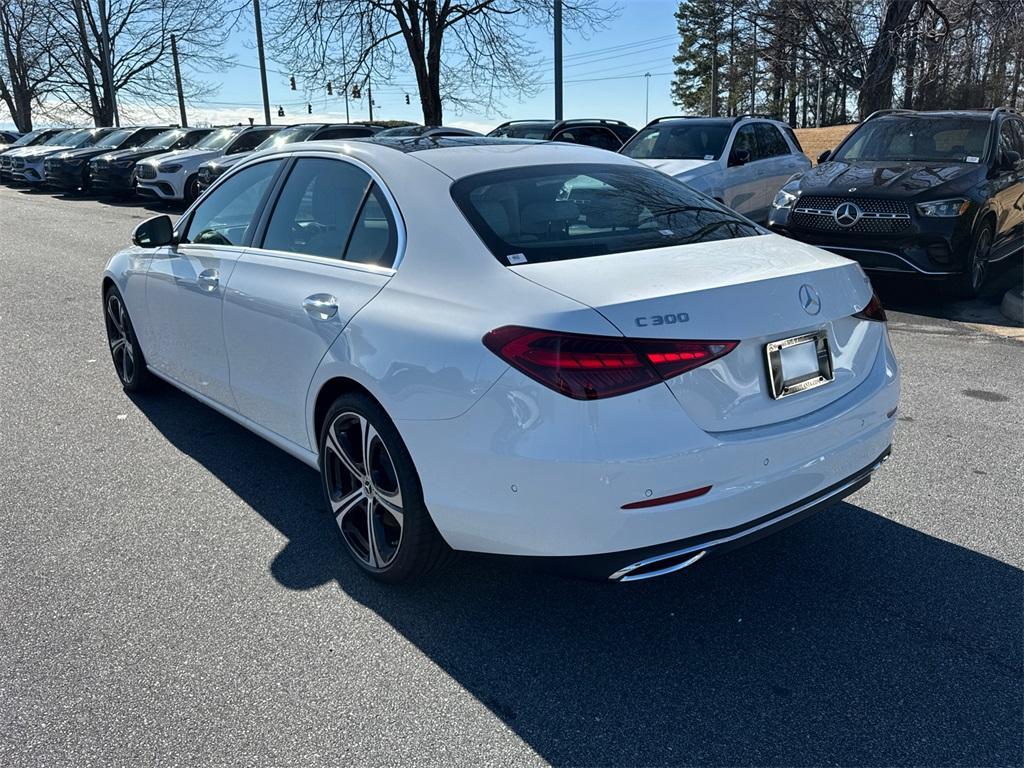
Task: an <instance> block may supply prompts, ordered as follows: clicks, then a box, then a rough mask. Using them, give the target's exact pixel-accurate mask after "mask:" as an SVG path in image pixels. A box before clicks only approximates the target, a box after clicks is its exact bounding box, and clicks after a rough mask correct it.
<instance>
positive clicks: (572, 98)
mask: <svg viewBox="0 0 1024 768" xmlns="http://www.w3.org/2000/svg"><path fill="white" fill-rule="evenodd" d="M677 6H678V3H677V2H676V1H675V0H667V1H666V0H626V1H625V2H621V3H620V7H619V14H618V16H617V17H616V18H615V19H613V20H612V21H611V22H610V23H609V24H608V25H607V27H606V28H605V29H602V30H599V31H597V32H595V33H593V34H592V35H590V37H589V39H586V40H584V39H582V38H581V37H580V36H579V35H576V34H574V33H570V34H568V35H567V36H566V40H565V45H564V51H563V53H564V56H565V80H566V83H565V87H564V99H565V116H566V117H608V118H617V119H620V120H625V121H626V122H628V123H630V124H631V125H634V126H640V125H643V123H644V113H645V104H644V100H645V78H644V77H643V75H644V73H645V72H650V73H651V74H652V77H651V79H650V115H651V117H655V116H657V115H664V114H672V113H674V112H677V111H678V110H677V109H676V108H674V107H673V106H672V103H671V100H670V98H669V83H670V82H671V76H670V75H669V74H668V73H670V72H671V71H672V55H673V53H674V52H675V50H676V47H677V46H678V36H677V35H676V29H675V20H674V18H673V16H672V14H673V12H674V11H675V9H676V7H677ZM252 36H253V33H252V31H251V30H249V31H246V32H243V33H239V34H236V35H235V36H234V37H233V39H232V41H231V43H230V48H229V53H231V54H234V56H235V58H236V60H237V62H238V65H239V66H235V67H234V68H232V69H229V70H226V71H224V72H218V73H217V74H216V75H211V74H210V73H197V74H198V75H199V76H200V77H202V78H203V79H204V80H206V81H207V82H210V83H212V84H214V85H217V84H219V88H218V91H217V93H216V94H214V95H211V96H209V97H208V99H207V100H206V101H205V103H203V104H201V105H196V106H197V107H199V108H197V109H196V110H195V111H196V112H197V113H198V114H197V117H199V116H203V117H206V118H207V119H210V120H211V121H214V122H227V121H231V120H244V119H245V118H246V117H249V116H252V117H254V118H256V120H257V122H259V121H260V120H261V117H262V106H261V102H260V90H259V76H258V72H257V70H256V69H254V68H253V67H254V66H255V65H256V63H257V62H256V52H255V48H254V45H253V41H252V40H250V39H249V38H251V37H252ZM530 38H531V41H532V42H533V43H534V45H535V47H536V48H537V58H538V59H539V60H540V61H538V63H537V65H536V69H535V71H536V72H537V74H538V78H537V79H538V81H540V82H541V83H550V82H551V80H552V79H553V74H552V70H551V63H550V62H551V57H552V39H551V35H550V32H549V31H548V30H545V29H544V28H537V29H535V30H533V31H532V32H531V34H530ZM268 67H270V68H272V69H281V68H280V67H279V66H278V65H276V64H274V63H273V62H268ZM268 80H269V89H270V101H271V109H272V112H273V113H274V115H273V117H274V122H297V121H302V120H306V119H310V117H311V116H309V115H307V112H306V107H305V96H304V94H303V93H302V91H301V86H302V84H301V83H300V90H298V91H292V90H291V89H290V88H289V84H288V77H287V74H278V73H274V72H271V73H269V77H268ZM394 80H395V82H396V83H400V84H406V83H412V82H414V81H415V80H414V78H413V77H412V75H411V74H405V73H399V74H396V76H395V78H394ZM406 93H408V94H409V97H410V101H411V102H412V103H411V104H410V105H408V106H407V105H406V104H405V94H406ZM374 101H375V102H376V104H377V105H378V106H377V107H376V108H375V110H374V117H375V118H377V119H402V120H410V121H414V122H419V121H420V120H421V119H422V114H421V112H420V110H419V107H418V104H417V96H416V92H415V90H414V89H413V88H409V87H403V86H402V85H388V84H385V83H380V84H377V85H375V88H374ZM279 104H281V105H283V106H284V108H285V111H286V117H285V118H284V119H279V118H277V116H276V109H277V105H279ZM312 104H313V112H314V114H313V115H312V118H317V117H318V116H322V117H333V118H334V119H338V118H339V117H340V118H341V119H344V114H345V104H344V100H343V99H342V97H341V96H340V94H339V92H338V91H337V90H336V91H335V95H334V96H333V97H328V96H326V94H324V93H323V92H320V93H319V94H318V95H317V96H315V97H314V98H313V100H312ZM350 111H351V116H352V119H353V120H357V119H366V118H367V117H368V112H367V108H366V98H365V94H364V98H363V99H362V104H360V103H359V102H356V101H351V102H350ZM553 114H554V89H553V87H552V85H550V84H542V85H541V86H540V90H539V92H538V93H537V95H536V96H535V97H533V98H530V99H527V100H524V101H520V100H519V99H518V98H517V97H515V96H513V95H511V94H509V95H506V96H505V98H504V105H503V107H502V109H501V113H500V114H499V113H497V112H496V113H493V114H490V115H488V114H481V113H473V112H470V113H464V114H456V113H454V112H453V111H452V110H451V109H448V110H446V113H445V122H446V123H449V124H455V125H465V126H467V127H476V128H484V127H492V126H494V125H496V124H497V123H499V122H502V121H503V120H505V119H517V118H537V117H551V116H553ZM193 121H194V120H193Z"/></svg>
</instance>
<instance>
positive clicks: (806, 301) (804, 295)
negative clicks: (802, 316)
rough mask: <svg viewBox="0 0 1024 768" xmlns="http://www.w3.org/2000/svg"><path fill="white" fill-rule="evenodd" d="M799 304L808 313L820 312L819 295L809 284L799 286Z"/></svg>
mask: <svg viewBox="0 0 1024 768" xmlns="http://www.w3.org/2000/svg"><path fill="white" fill-rule="evenodd" d="M799 295H800V306H801V307H803V308H804V312H806V313H807V314H808V315H816V314H818V313H819V312H821V296H819V295H818V292H817V291H816V290H814V288H812V287H811V286H810V285H809V284H807V283H804V284H803V285H801V286H800V294H799Z"/></svg>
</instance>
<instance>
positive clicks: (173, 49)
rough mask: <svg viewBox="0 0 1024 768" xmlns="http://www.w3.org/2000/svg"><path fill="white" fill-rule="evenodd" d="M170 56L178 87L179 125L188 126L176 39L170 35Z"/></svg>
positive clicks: (175, 82)
mask: <svg viewBox="0 0 1024 768" xmlns="http://www.w3.org/2000/svg"><path fill="white" fill-rule="evenodd" d="M171 58H172V59H174V84H175V85H176V86H177V87H178V112H179V113H180V114H181V127H182V128H188V116H187V115H186V114H185V94H184V93H182V90H181V67H179V66H178V41H177V40H176V39H175V37H174V35H171Z"/></svg>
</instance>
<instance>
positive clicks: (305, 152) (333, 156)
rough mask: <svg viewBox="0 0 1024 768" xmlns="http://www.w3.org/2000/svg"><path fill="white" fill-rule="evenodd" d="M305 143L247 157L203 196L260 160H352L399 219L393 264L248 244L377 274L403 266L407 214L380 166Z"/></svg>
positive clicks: (396, 219)
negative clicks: (373, 263)
mask: <svg viewBox="0 0 1024 768" xmlns="http://www.w3.org/2000/svg"><path fill="white" fill-rule="evenodd" d="M339 141H345V140H344V139H339ZM303 143H304V142H297V145H296V147H295V148H294V149H291V150H288V151H277V152H270V153H268V154H263V153H262V152H261V153H259V156H257V157H253V158H249V159H247V160H244V161H242V162H241V163H239V164H238V165H235V166H234V167H232V168H230V169H228V171H227V172H226V173H224V174H223V175H222V176H221V177H220V178H218V179H217V180H216V181H215V182H214V183H213V184H212V185H211V186H210V188H209V189H207V190H206V192H204V193H203V196H205V195H207V194H209V193H210V192H211V191H212V190H214V189H216V188H217V187H218V186H219V185H220V184H222V183H223V181H224V179H228V178H231V176H232V175H233V174H235V173H238V172H239V171H240V170H241V169H243V168H248V167H250V166H252V165H254V164H256V163H259V162H263V161H266V160H278V159H284V160H298V159H301V158H304V157H317V158H323V159H326V160H337V161H338V162H342V163H351V164H352V165H354V166H356V167H357V168H359V169H360V170H361V171H364V172H365V173H366V174H367V175H368V176H369V177H370V178H371V179H373V181H374V183H376V185H377V186H378V187H379V188H380V190H381V192H382V193H383V194H384V199H385V200H387V202H388V207H389V208H390V209H391V215H392V217H393V218H394V220H395V229H396V232H395V235H396V239H397V243H396V244H395V260H394V261H393V262H392V263H391V266H390V267H375V266H374V265H367V264H354V263H348V262H346V261H345V260H344V259H330V258H323V257H317V256H308V255H307V254H303V253H293V252H292V251H272V250H269V249H264V248H252V247H251V246H250V247H249V248H248V250H251V251H254V252H260V253H266V254H272V255H275V256H278V255H282V254H284V255H287V256H289V257H298V258H310V259H321V258H323V260H322V261H319V262H318V263H328V264H334V265H337V266H347V267H350V268H359V267H372V269H369V270H366V271H373V272H375V273H377V274H382V273H383V274H387V273H391V274H394V273H395V272H397V271H398V268H399V266H401V264H402V260H403V259H404V258H405V249H406V243H407V242H408V239H407V237H406V229H405V217H404V216H402V209H401V208H399V207H398V202H397V201H396V200H395V196H394V195H392V194H391V189H390V188H389V187H388V185H387V184H386V183H385V182H384V179H383V177H381V175H380V174H379V173H377V171H376V170H374V169H373V168H372V167H371V166H369V165H367V164H366V163H365V162H363V161H362V160H360V159H359V158H356V157H352V156H350V155H346V154H342V153H340V152H329V151H325V150H323V149H302V148H301V147H300V146H298V145H300V144H303ZM286 146H287V145H286ZM278 197H280V192H278ZM276 199H277V198H275V200H274V202H276ZM196 202H197V203H198V202H199V201H198V200H197V201H196ZM194 206H195V204H193V207H194ZM191 210H192V209H191V208H190V209H189V210H188V211H186V212H185V213H183V214H182V215H181V219H180V220H184V218H185V216H186V214H189V213H191ZM381 270H383V272H381Z"/></svg>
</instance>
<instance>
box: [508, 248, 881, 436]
mask: <svg viewBox="0 0 1024 768" xmlns="http://www.w3.org/2000/svg"><path fill="white" fill-rule="evenodd" d="M510 269H511V270H512V271H514V272H515V273H517V274H518V275H520V276H521V277H523V278H525V279H527V280H530V281H532V282H534V283H537V284H538V285H541V286H544V287H545V288H548V289H550V290H552V291H555V292H557V293H560V294H562V295H564V296H567V297H569V298H572V299H575V300H576V301H579V302H581V303H583V304H586V305H588V306H590V307H592V308H593V309H595V310H597V311H598V312H600V313H601V314H602V315H603V316H604V317H606V318H607V319H608V320H609V322H611V323H612V324H613V325H614V326H615V327H616V328H618V329H619V331H621V332H622V334H623V335H624V336H627V337H629V338H637V339H680V340H695V341H738V342H740V343H739V346H738V347H736V349H734V350H732V352H730V353H729V354H727V355H725V356H724V357H722V358H720V359H718V360H715V361H713V362H711V363H708V364H706V365H704V366H701V367H700V368H697V369H695V370H693V371H689V372H688V373H684V374H682V375H681V376H676V377H675V378H672V379H670V380H669V381H668V386H669V388H670V389H671V390H672V392H673V394H674V395H675V396H676V398H677V399H678V400H679V403H680V405H681V406H682V407H683V408H684V409H685V410H686V412H687V413H688V414H689V416H690V417H691V418H692V419H693V421H694V422H695V423H696V424H697V425H698V426H700V428H701V429H704V430H706V431H709V432H724V431H731V430H737V429H749V428H752V427H759V426H765V425H767V424H774V423H778V422H781V421H786V420H788V419H793V418H797V417H800V416H803V415H805V414H807V413H811V412H813V411H815V410H817V409H819V408H822V407H824V406H826V405H828V404H829V403H831V402H834V401H835V400H837V399H839V398H840V397H842V396H843V395H845V394H846V393H848V392H850V391H851V390H852V389H853V388H855V387H856V386H857V385H858V384H859V383H860V382H861V381H863V380H864V379H865V378H866V377H867V376H868V374H869V373H870V371H871V368H872V367H873V365H874V361H875V358H876V356H877V352H878V345H879V344H880V343H881V339H882V335H881V334H882V333H883V329H882V326H881V324H879V323H873V322H869V321H865V320H859V319H857V318H854V317H852V315H853V314H854V313H855V312H859V311H860V310H861V309H863V308H864V306H865V305H866V304H867V303H868V301H869V300H870V298H871V293H872V291H871V286H870V283H869V282H868V280H867V278H866V277H865V276H864V273H863V272H862V271H861V269H860V268H859V267H858V266H857V264H856V263H854V262H852V261H848V260H847V259H843V258H841V257H839V256H835V255H834V254H831V253H827V252H825V251H822V250H819V249H817V248H814V247H812V246H808V245H804V244H802V243H797V242H794V241H791V240H786V239H784V238H782V237H779V236H776V235H766V236H760V237H750V238H742V239H736V240H721V241H716V242H712V243H701V244H694V245H685V246H678V247H673V248H658V249H653V250H648V251H637V252H633V253H620V254H611V255H608V256H596V257H592V258H586V259H573V260H567V261H554V262H546V263H539V264H525V265H520V266H516V267H510ZM805 285H806V286H809V287H810V288H811V289H812V291H811V293H812V296H813V295H816V296H817V297H818V298H819V303H820V308H818V311H817V312H816V313H812V311H813V310H814V309H815V306H814V304H813V302H812V306H811V307H809V308H808V309H805V308H804V303H806V301H805V299H806V294H807V292H806V291H804V294H803V295H802V294H801V289H802V288H803V286H805ZM818 331H822V332H825V333H826V334H827V336H828V342H829V347H830V350H831V356H832V364H833V368H834V375H835V378H834V380H833V381H831V382H829V383H827V384H825V385H823V386H820V387H817V388H815V389H809V390H807V391H804V392H799V393H797V394H794V395H791V396H789V397H785V398H782V399H778V400H776V399H773V398H772V396H771V385H770V383H769V380H768V366H767V362H766V354H765V345H767V344H768V343H770V342H773V341H779V340H782V339H787V338H791V337H794V336H799V335H803V334H807V333H814V332H818Z"/></svg>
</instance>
